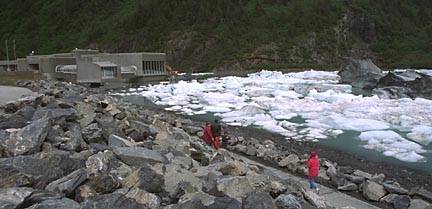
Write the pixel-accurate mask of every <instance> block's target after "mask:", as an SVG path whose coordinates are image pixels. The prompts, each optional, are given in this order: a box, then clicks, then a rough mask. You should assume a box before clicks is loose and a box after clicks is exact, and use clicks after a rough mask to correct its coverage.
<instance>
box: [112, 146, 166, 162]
mask: <svg viewBox="0 0 432 209" xmlns="http://www.w3.org/2000/svg"><path fill="white" fill-rule="evenodd" d="M113 151H114V153H115V154H116V155H117V156H118V157H119V158H120V160H121V161H123V162H124V163H126V164H128V165H130V166H141V165H144V164H154V163H166V162H167V159H166V158H165V157H164V156H163V155H161V154H160V153H159V152H157V151H154V150H151V149H147V148H144V147H115V148H114V149H113Z"/></svg>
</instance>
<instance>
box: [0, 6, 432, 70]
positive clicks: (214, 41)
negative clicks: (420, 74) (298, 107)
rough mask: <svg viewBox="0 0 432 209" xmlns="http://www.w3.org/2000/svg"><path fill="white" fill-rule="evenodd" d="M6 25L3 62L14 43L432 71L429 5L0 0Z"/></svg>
mask: <svg viewBox="0 0 432 209" xmlns="http://www.w3.org/2000/svg"><path fill="white" fill-rule="evenodd" d="M0 26H1V27H0V37H1V41H2V44H1V45H0V46H1V47H0V58H1V59H5V57H6V56H5V49H4V48H5V47H4V40H5V39H9V40H10V43H11V42H12V40H13V39H15V40H16V43H17V45H16V47H17V49H16V51H17V55H18V56H21V57H22V56H25V55H26V54H28V53H29V52H30V51H32V50H34V51H35V52H36V53H37V54H46V53H53V52H65V51H70V50H71V49H74V48H98V49H100V50H102V51H107V52H128V51H162V52H167V53H168V55H169V63H170V65H172V66H174V67H175V68H176V69H180V70H189V69H194V70H199V71H208V70H214V69H217V70H233V69H239V70H241V69H248V68H265V67H268V68H285V67H321V68H325V67H334V66H337V63H338V58H339V57H341V56H356V57H371V58H373V59H374V60H375V61H376V62H377V63H378V64H380V65H381V66H383V67H419V68H420V67H429V68H431V67H432V1H430V0H207V1H206V0H201V1H197V0H49V1H47V0H13V1H11V0H0ZM9 47H10V48H11V47H12V46H11V45H10V46H9Z"/></svg>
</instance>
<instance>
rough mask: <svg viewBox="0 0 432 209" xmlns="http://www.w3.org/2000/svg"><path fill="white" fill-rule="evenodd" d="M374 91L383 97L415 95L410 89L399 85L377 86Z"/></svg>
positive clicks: (393, 97) (409, 96) (396, 97)
mask: <svg viewBox="0 0 432 209" xmlns="http://www.w3.org/2000/svg"><path fill="white" fill-rule="evenodd" d="M372 93H373V94H376V95H377V96H378V97H379V98H381V99H399V98H411V97H413V96H414V95H415V93H414V92H412V91H411V90H410V89H407V88H404V87H398V86H386V87H381V88H375V89H373V91H372Z"/></svg>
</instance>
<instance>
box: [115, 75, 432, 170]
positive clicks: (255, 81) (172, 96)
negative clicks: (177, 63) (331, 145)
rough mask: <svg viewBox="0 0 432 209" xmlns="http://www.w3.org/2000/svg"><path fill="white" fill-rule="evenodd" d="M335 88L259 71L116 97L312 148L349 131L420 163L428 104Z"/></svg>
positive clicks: (427, 138)
mask: <svg viewBox="0 0 432 209" xmlns="http://www.w3.org/2000/svg"><path fill="white" fill-rule="evenodd" d="M425 73H426V72H425ZM427 73H430V72H427ZM338 82H339V77H338V75H337V72H328V71H313V70H311V71H305V72H298V73H287V74H283V73H281V72H274V71H261V72H258V73H253V74H249V75H248V76H247V77H235V76H228V77H222V78H209V79H206V80H202V81H196V80H193V81H190V82H186V81H179V82H178V83H161V84H158V85H149V86H142V87H139V88H131V89H129V91H123V92H119V93H116V94H117V95H140V96H143V97H146V98H147V99H149V100H150V101H152V102H153V103H155V104H157V105H163V106H165V109H166V110H168V111H175V112H177V113H181V114H187V115H199V114H207V113H213V114H215V115H216V116H218V117H221V118H222V121H223V122H225V123H227V124H229V125H233V126H249V125H253V126H257V127H261V128H263V129H265V130H269V131H273V132H276V133H279V134H281V135H283V136H286V137H287V138H288V139H291V140H312V141H316V140H322V139H325V138H329V137H334V136H337V135H339V134H341V133H343V131H346V130H351V131H357V132H361V134H360V137H359V139H361V140H364V141H366V142H367V144H366V145H365V147H366V148H368V149H374V150H377V151H379V152H382V153H383V154H384V155H386V156H392V157H395V158H397V159H399V160H402V161H408V162H414V161H421V160H423V156H422V155H421V154H422V153H423V152H424V151H425V150H424V149H425V148H424V147H423V146H426V145H428V144H429V143H431V142H432V101H431V100H427V99H423V98H416V99H414V100H413V99H407V98H404V99H380V98H379V97H378V96H363V95H354V94H352V87H351V86H350V85H344V84H339V83H338ZM391 130H397V131H398V132H401V133H406V134H407V135H406V136H407V137H406V138H404V137H403V136H401V135H400V134H398V133H396V132H394V131H391Z"/></svg>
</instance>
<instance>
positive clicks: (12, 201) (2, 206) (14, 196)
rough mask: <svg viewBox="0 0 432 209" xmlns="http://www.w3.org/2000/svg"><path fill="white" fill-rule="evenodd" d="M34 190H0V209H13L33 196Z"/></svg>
mask: <svg viewBox="0 0 432 209" xmlns="http://www.w3.org/2000/svg"><path fill="white" fill-rule="evenodd" d="M32 192H33V189H32V188H27V187H19V188H5V189H0V209H13V208H16V207H17V206H18V205H20V204H21V203H22V202H24V200H25V198H27V197H28V196H30V195H31V193H32Z"/></svg>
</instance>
